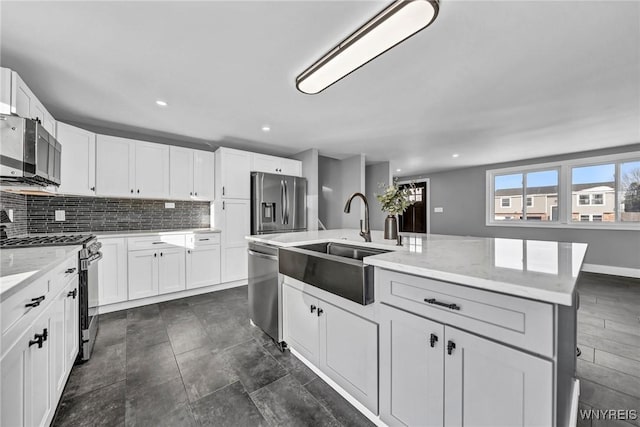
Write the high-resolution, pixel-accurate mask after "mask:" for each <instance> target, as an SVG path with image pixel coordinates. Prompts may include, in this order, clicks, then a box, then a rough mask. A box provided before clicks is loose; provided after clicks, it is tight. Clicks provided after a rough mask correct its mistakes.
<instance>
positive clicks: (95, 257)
mask: <svg viewBox="0 0 640 427" xmlns="http://www.w3.org/2000/svg"><path fill="white" fill-rule="evenodd" d="M101 259H102V252H98V253H97V254H95V255H94V256H92V257H91V258H89V264H91V263H93V262H94V261H100V260H101Z"/></svg>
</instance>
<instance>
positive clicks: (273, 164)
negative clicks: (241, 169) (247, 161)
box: [251, 153, 281, 173]
mask: <svg viewBox="0 0 640 427" xmlns="http://www.w3.org/2000/svg"><path fill="white" fill-rule="evenodd" d="M280 163H281V162H280V158H279V157H275V156H267V155H265V154H255V153H254V154H251V171H253V172H266V173H280Z"/></svg>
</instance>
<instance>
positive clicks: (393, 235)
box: [384, 215, 398, 240]
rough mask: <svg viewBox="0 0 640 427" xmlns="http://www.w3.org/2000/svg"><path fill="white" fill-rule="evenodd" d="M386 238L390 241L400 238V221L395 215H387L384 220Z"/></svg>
mask: <svg viewBox="0 0 640 427" xmlns="http://www.w3.org/2000/svg"><path fill="white" fill-rule="evenodd" d="M384 238H385V239H388V240H393V239H397V238H398V221H397V219H396V216H395V215H387V218H386V219H385V220H384Z"/></svg>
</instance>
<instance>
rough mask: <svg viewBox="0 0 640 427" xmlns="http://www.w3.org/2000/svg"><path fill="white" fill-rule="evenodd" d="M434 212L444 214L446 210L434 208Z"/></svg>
mask: <svg viewBox="0 0 640 427" xmlns="http://www.w3.org/2000/svg"><path fill="white" fill-rule="evenodd" d="M433 211H434V212H435V213H442V212H444V208H433Z"/></svg>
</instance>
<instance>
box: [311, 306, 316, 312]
mask: <svg viewBox="0 0 640 427" xmlns="http://www.w3.org/2000/svg"><path fill="white" fill-rule="evenodd" d="M316 308H317V307H316V306H315V305H311V312H312V313H313V312H314V311H316Z"/></svg>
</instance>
